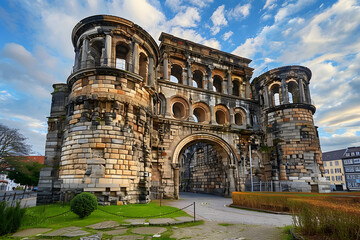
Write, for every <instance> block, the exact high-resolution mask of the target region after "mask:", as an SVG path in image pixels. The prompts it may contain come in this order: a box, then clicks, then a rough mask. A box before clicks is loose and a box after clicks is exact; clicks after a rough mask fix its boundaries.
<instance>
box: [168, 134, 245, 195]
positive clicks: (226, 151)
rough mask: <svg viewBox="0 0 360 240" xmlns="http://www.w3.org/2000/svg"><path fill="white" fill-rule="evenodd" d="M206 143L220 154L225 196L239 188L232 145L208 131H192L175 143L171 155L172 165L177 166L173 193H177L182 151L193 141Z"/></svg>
mask: <svg viewBox="0 0 360 240" xmlns="http://www.w3.org/2000/svg"><path fill="white" fill-rule="evenodd" d="M200 142H203V143H208V144H211V145H212V146H213V147H214V148H215V149H216V150H217V152H218V153H219V154H220V155H221V158H222V164H223V169H224V170H225V175H226V176H227V183H228V184H227V187H226V190H225V191H224V195H225V196H230V195H231V193H232V192H233V191H236V190H239V189H238V186H237V182H238V181H237V179H238V178H239V176H238V171H237V167H238V156H237V154H236V152H235V151H234V149H233V147H232V146H231V145H230V144H229V143H228V142H226V141H225V140H224V139H222V138H221V137H219V136H217V135H214V134H210V133H193V134H190V135H187V136H185V137H184V138H183V139H182V140H180V141H179V142H178V144H177V145H176V147H175V149H174V151H173V155H172V163H173V166H177V168H175V169H174V183H175V184H174V192H175V195H176V196H178V194H179V166H180V158H181V156H182V154H183V153H184V151H185V149H187V148H188V147H189V146H191V145H193V144H195V143H200Z"/></svg>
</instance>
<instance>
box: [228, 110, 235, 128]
mask: <svg viewBox="0 0 360 240" xmlns="http://www.w3.org/2000/svg"><path fill="white" fill-rule="evenodd" d="M229 113H230V124H231V125H233V124H234V111H233V108H229Z"/></svg>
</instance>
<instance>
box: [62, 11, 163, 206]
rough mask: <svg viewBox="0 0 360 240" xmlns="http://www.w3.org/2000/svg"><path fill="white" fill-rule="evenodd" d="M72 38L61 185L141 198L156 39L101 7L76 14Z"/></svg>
mask: <svg viewBox="0 0 360 240" xmlns="http://www.w3.org/2000/svg"><path fill="white" fill-rule="evenodd" d="M72 43H73V45H74V49H75V63H74V67H73V72H72V74H71V75H70V76H69V78H68V79H67V85H68V88H69V90H70V93H69V96H68V99H67V104H66V109H67V112H66V125H65V129H64V133H63V143H62V149H61V160H60V166H59V179H60V180H61V181H62V184H61V191H62V192H80V191H87V192H93V193H94V194H95V195H96V196H97V197H98V199H99V200H100V201H103V202H104V203H109V202H117V201H123V202H129V203H136V202H147V201H148V200H149V186H150V178H151V176H150V175H151V174H150V173H151V159H150V158H151V156H150V129H149V127H150V125H151V123H152V117H151V116H152V113H153V103H152V102H153V101H152V99H153V97H154V96H153V95H154V94H153V92H154V91H153V88H154V85H155V79H156V76H155V75H156V71H155V69H156V66H157V64H158V59H159V49H158V46H157V44H156V42H155V41H154V39H153V38H152V37H151V36H150V34H148V33H147V32H146V31H145V30H143V29H142V28H141V27H139V26H137V25H136V24H134V23H132V22H131V21H128V20H126V19H123V18H120V17H115V16H108V15H98V16H91V17H88V18H85V19H83V20H81V21H80V22H79V23H78V24H77V25H76V26H75V28H74V29H73V32H72Z"/></svg>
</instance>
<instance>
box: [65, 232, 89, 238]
mask: <svg viewBox="0 0 360 240" xmlns="http://www.w3.org/2000/svg"><path fill="white" fill-rule="evenodd" d="M88 234H90V233H89V232H87V231H84V230H76V231H72V232H68V233H64V234H62V235H61V236H62V237H79V236H84V235H88Z"/></svg>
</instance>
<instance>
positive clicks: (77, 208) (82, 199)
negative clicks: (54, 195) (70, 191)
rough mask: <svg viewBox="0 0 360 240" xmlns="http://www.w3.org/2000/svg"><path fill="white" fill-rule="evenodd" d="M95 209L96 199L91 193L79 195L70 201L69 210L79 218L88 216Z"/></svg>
mask: <svg viewBox="0 0 360 240" xmlns="http://www.w3.org/2000/svg"><path fill="white" fill-rule="evenodd" d="M95 209H97V198H96V197H95V196H94V195H93V194H91V193H87V192H83V193H80V194H78V195H76V196H75V197H74V198H73V199H72V200H71V201H70V210H71V211H72V212H73V213H75V214H77V215H78V216H79V217H80V218H84V217H86V216H89V215H90V214H91V213H92V212H93V211H94V210H95Z"/></svg>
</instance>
